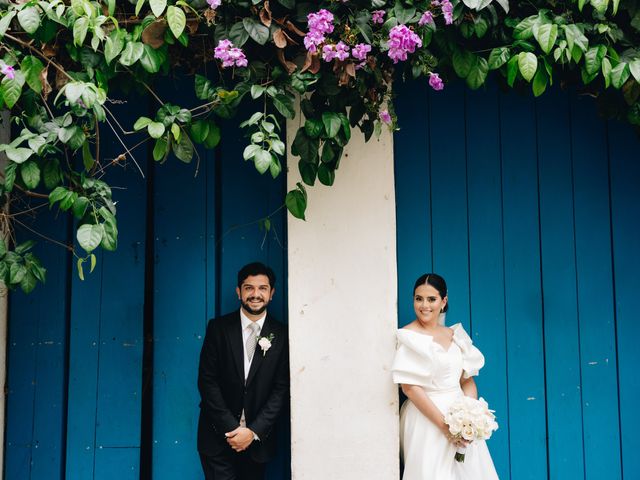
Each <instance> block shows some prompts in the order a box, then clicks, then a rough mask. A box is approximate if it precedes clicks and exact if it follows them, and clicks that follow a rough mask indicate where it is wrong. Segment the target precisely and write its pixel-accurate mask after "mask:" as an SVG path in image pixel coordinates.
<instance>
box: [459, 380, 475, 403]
mask: <svg viewBox="0 0 640 480" xmlns="http://www.w3.org/2000/svg"><path fill="white" fill-rule="evenodd" d="M460 388H461V389H462V392H463V393H464V394H465V395H466V396H467V397H471V398H475V399H476V400H477V399H478V387H477V386H476V382H475V380H474V379H473V377H470V378H461V379H460Z"/></svg>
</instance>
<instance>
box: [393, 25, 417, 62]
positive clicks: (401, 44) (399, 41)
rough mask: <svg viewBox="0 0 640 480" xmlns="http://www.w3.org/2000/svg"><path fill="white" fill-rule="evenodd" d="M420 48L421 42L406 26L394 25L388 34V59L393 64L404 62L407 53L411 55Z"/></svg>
mask: <svg viewBox="0 0 640 480" xmlns="http://www.w3.org/2000/svg"><path fill="white" fill-rule="evenodd" d="M421 46H422V40H420V37H419V36H418V35H416V34H415V33H414V32H413V31H411V30H410V29H409V27H407V26H406V25H396V26H395V27H393V28H392V29H391V31H390V32H389V52H387V55H389V58H390V59H391V60H393V63H398V61H400V60H402V61H404V60H406V59H407V54H408V53H413V52H415V51H416V48H420V47H421Z"/></svg>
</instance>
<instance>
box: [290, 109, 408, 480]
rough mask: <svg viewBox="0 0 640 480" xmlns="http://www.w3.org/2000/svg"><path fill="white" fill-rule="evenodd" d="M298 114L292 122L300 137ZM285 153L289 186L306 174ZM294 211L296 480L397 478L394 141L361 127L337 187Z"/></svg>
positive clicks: (321, 189)
mask: <svg viewBox="0 0 640 480" xmlns="http://www.w3.org/2000/svg"><path fill="white" fill-rule="evenodd" d="M301 116H302V115H301V114H299V115H298V116H297V117H296V119H295V120H294V121H291V122H288V125H287V136H288V138H289V139H293V138H294V137H295V133H296V130H297V127H298V126H299V125H300V122H301V121H302V120H301ZM297 163H298V158H297V157H293V156H291V155H290V157H289V162H288V164H289V174H288V175H289V176H288V184H289V189H292V188H294V186H295V184H296V182H297V181H300V177H299V173H298V169H297ZM307 191H308V194H309V197H308V198H309V201H308V204H309V206H308V209H307V214H306V217H307V221H306V222H304V221H301V220H297V219H295V218H293V217H292V216H291V215H289V222H288V252H289V259H288V270H289V279H288V286H289V290H288V292H289V293H288V296H289V334H290V344H291V437H292V438H291V455H292V460H291V462H292V474H293V479H294V480H327V479H331V480H354V479H357V480H364V479H366V480H394V479H397V478H398V473H399V472H398V461H399V460H398V395H397V388H396V386H394V385H393V384H392V382H391V374H390V371H389V370H390V366H391V362H392V360H393V354H394V351H395V330H396V328H397V310H396V302H397V298H396V291H397V290H396V229H395V227H396V224H395V195H394V179H393V143H392V136H391V134H390V133H389V132H388V131H386V130H385V132H384V133H383V134H382V136H381V138H380V140H379V141H377V140H375V139H373V140H371V141H370V142H369V143H367V144H365V142H364V138H363V136H362V135H361V134H360V132H359V131H356V130H353V137H352V139H351V141H350V143H349V145H348V148H347V149H346V150H345V153H344V155H343V158H342V161H341V163H340V168H339V170H338V171H337V173H336V181H335V184H334V186H332V187H325V186H323V185H321V184H319V182H317V184H316V186H314V187H310V188H308V189H307Z"/></svg>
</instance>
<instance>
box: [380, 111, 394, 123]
mask: <svg viewBox="0 0 640 480" xmlns="http://www.w3.org/2000/svg"><path fill="white" fill-rule="evenodd" d="M378 117H379V118H380V120H382V122H383V123H386V124H387V125H389V124H390V123H391V115H390V114H389V111H388V110H380V113H378Z"/></svg>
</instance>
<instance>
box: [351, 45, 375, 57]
mask: <svg viewBox="0 0 640 480" xmlns="http://www.w3.org/2000/svg"><path fill="white" fill-rule="evenodd" d="M370 51H371V45H369V44H367V43H359V44H357V45H356V46H355V47H353V48H352V49H351V55H352V56H353V58H355V59H356V60H365V59H366V58H367V53H369V52H370Z"/></svg>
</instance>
